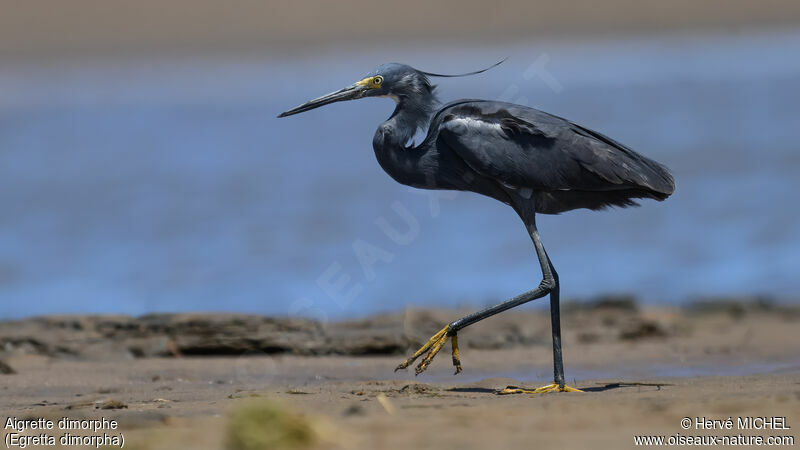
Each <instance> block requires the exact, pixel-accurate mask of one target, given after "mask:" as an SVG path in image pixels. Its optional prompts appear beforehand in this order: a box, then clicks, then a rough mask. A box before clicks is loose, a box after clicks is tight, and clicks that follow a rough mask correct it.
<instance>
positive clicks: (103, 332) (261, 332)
mask: <svg viewBox="0 0 800 450" xmlns="http://www.w3.org/2000/svg"><path fill="white" fill-rule="evenodd" d="M562 309H563V316H564V320H565V322H571V324H570V326H566V327H565V329H566V330H573V332H574V333H575V338H576V339H578V340H579V341H580V342H583V343H593V342H610V341H637V340H643V339H663V338H667V337H669V336H672V335H675V334H676V333H680V329H679V327H678V325H677V323H678V322H681V321H680V320H679V318H680V316H683V317H686V316H688V315H697V314H721V315H728V316H733V317H734V318H738V317H741V316H744V315H747V314H764V313H766V314H769V313H777V314H781V315H782V317H786V318H791V317H800V314H798V308H796V307H790V306H778V305H776V304H774V303H772V302H770V301H767V300H765V299H763V298H755V299H748V298H742V299H716V300H701V301H697V302H694V303H691V304H689V305H688V306H687V307H685V308H684V309H683V310H682V311H678V312H677V313H676V314H677V316H676V317H678V319H675V318H673V319H672V322H670V319H663V318H661V319H654V318H653V317H652V315H648V314H647V308H644V309H643V308H640V306H639V305H638V304H637V302H636V301H635V299H634V298H633V297H632V296H608V297H602V298H597V299H594V300H592V301H588V302H580V303H579V302H565V303H564V305H563V308H562ZM465 312H468V311H452V310H450V311H440V310H408V311H406V312H403V313H397V314H384V315H377V316H371V317H367V318H364V319H359V320H349V321H340V322H328V323H323V322H319V321H314V320H310V319H303V318H274V317H264V316H255V315H245V314H151V315H145V316H141V317H129V316H112V315H108V316H46V317H34V318H30V319H24V320H18V321H5V322H0V325H1V326H0V358H5V357H6V356H13V355H17V354H35V355H44V356H49V357H57V358H69V359H83V360H113V359H121V358H122V359H126V358H146V357H182V356H187V357H191V356H212V355H213V356H225V355H230V356H241V355H254V356H257V355H265V354H267V355H270V354H293V355H350V356H360V355H401V354H405V353H406V352H407V351H408V349H410V348H415V347H417V346H419V345H421V344H422V343H424V342H425V340H426V339H427V338H428V337H429V336H430V335H431V334H433V333H434V332H436V331H437V330H438V329H439V328H441V325H442V324H443V323H447V321H449V320H452V319H453V317H458V316H459V315H461V314H463V313H465ZM667 317H668V316H667ZM787 320H788V319H787ZM549 340H550V336H549V315H548V314H547V311H546V310H542V311H531V310H522V311H516V312H514V313H513V314H504V315H499V316H497V317H495V318H492V319H491V320H488V321H486V322H485V323H484V322H482V323H481V324H478V325H476V326H475V327H474V328H471V329H470V332H469V333H465V334H464V335H463V337H462V339H461V341H462V344H461V345H462V346H463V347H464V348H476V349H477V348H482V349H500V348H513V347H524V346H536V345H550V344H549V342H550V341H549ZM5 359H6V360H8V359H7V358H5ZM0 373H2V374H10V373H14V370H13V369H12V368H11V367H10V366H9V365H8V364H5V363H3V362H2V360H0Z"/></svg>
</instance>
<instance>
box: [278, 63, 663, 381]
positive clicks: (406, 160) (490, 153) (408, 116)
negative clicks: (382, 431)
mask: <svg viewBox="0 0 800 450" xmlns="http://www.w3.org/2000/svg"><path fill="white" fill-rule="evenodd" d="M498 64H499V63H498ZM485 70H488V69H484V70H481V71H477V72H473V73H470V74H465V75H472V74H476V73H480V72H483V71H485ZM430 76H461V75H439V74H431V73H428V72H422V71H419V70H416V69H414V68H412V67H410V66H407V65H403V64H396V63H391V64H384V65H381V66H379V67H378V68H376V69H375V70H374V71H373V72H372V73H370V74H368V75H367V76H366V77H365V78H364V79H362V80H361V81H359V82H357V83H355V84H353V85H352V86H348V87H346V88H344V89H342V90H340V91H336V92H334V93H331V94H328V95H326V96H323V97H320V98H318V99H315V100H312V101H310V102H307V103H305V104H303V105H300V106H298V107H297V108H294V109H292V110H290V111H287V112H285V113H283V114H281V115H280V116H279V117H285V116H288V115H292V114H297V113H299V112H303V111H308V110H310V109H314V108H317V107H319V106H322V105H325V104H328V103H332V102H336V101H341V100H352V99H357V98H363V97H389V98H392V99H394V100H395V101H396V102H397V107H396V108H395V110H394V113H392V115H391V117H389V119H388V120H386V121H385V122H383V123H382V124H381V125H380V126H379V127H378V129H377V131H376V132H375V136H374V137H373V141H372V145H373V148H374V150H375V155H376V157H377V159H378V162H379V163H380V165H381V167H382V168H383V169H384V170H385V171H386V172H387V173H388V174H389V175H390V176H391V177H392V178H394V179H395V180H397V181H398V182H400V183H402V184H406V185H409V186H414V187H418V188H423V189H451V190H460V191H471V192H476V193H479V194H482V195H486V196H489V197H492V198H494V199H497V200H499V201H501V202H503V203H506V204H508V205H510V206H511V207H513V208H514V210H515V211H516V212H517V213H518V214H519V216H520V217H521V218H522V220H523V222H524V223H525V225H526V228H527V229H528V232H529V234H530V236H531V238H532V239H533V242H534V246H535V248H536V251H537V255H538V257H539V262H540V265H541V268H542V274H543V280H542V282H541V283H540V284H539V287H537V288H536V289H533V290H531V291H529V292H526V293H524V294H522V295H520V296H517V297H515V298H513V299H511V300H509V301H506V302H503V303H500V304H498V305H496V306H493V307H490V308H487V309H485V310H483V311H480V312H478V313H475V314H472V315H469V316H467V317H464V318H462V319H459V320H457V321H454V322H452V323H451V324H449V325H448V326H447V327H445V329H444V330H442V332H440V334H437V335H436V336H434V338H433V339H432V340H431V342H429V343H428V344H426V345H427V346H426V347H423V348H422V349H420V351H418V352H417V354H415V355H414V356H413V357H412V358H411V359H409V360H408V361H406V362H405V363H403V364H401V366H400V368H403V367H406V366H407V365H408V364H410V363H411V362H413V360H414V359H416V358H417V357H418V356H421V355H422V354H425V353H426V352H427V356H426V357H425V359H423V361H422V363H421V364H420V366H419V367H418V368H417V373H419V372H421V371H423V370H425V368H427V365H428V364H429V363H430V361H431V360H432V358H433V356H435V354H436V352H438V351H439V348H441V345H439V344H437V343H443V341H442V339H444V340H446V339H447V337H453V338H455V336H456V333H457V331H458V330H460V329H462V328H464V327H466V326H468V325H470V324H472V323H475V322H477V321H479V320H482V319H484V318H486V317H489V316H491V315H494V314H497V313H499V312H502V311H504V310H506V309H509V308H512V307H514V306H517V305H519V304H522V303H525V302H528V301H531V300H533V299H536V298H539V297H542V296H544V295H547V294H550V303H551V318H552V328H553V352H554V366H555V370H554V372H555V383H554V385H552V386H556V389H555V390H565V385H564V373H563V365H562V362H561V344H560V334H561V333H560V319H559V307H558V302H559V300H558V297H559V285H558V275H557V274H556V272H555V269H554V268H553V266H552V263H551V262H550V259H549V257H548V256H547V254H546V252H545V251H544V247H543V246H542V245H541V241H540V239H539V235H538V232H537V231H536V225H535V214H536V213H542V214H558V213H561V212H565V211H569V210H573V209H577V208H588V209H593V210H597V209H604V208H607V207H609V206H618V207H628V206H634V205H637V203H636V200H637V199H641V198H652V199H655V200H659V201H660V200H664V199H666V198H667V197H669V196H670V195H671V194H672V193H673V191H674V189H675V183H674V181H673V178H672V176H671V175H670V173H669V171H668V170H667V169H666V168H665V167H664V166H662V165H660V164H659V163H657V162H655V161H653V160H651V159H648V158H646V157H644V156H642V155H640V154H638V153H636V152H635V151H633V150H631V149H630V148H628V147H626V146H624V145H622V144H620V143H619V142H617V141H615V140H613V139H611V138H609V137H607V136H605V135H602V134H600V133H598V132H596V131H593V130H590V129H588V128H586V127H583V126H581V125H578V124H576V123H574V122H571V121H569V120H566V119H563V118H561V117H557V116H554V115H551V114H548V113H545V112H542V111H539V110H536V109H533V108H529V107H526V106H520V105H515V104H511V103H504V102H497V101H486V100H459V101H456V102H452V103H449V104H447V105H445V106H444V107H442V108H440V109H438V111H437V110H436V107H437V105H438V101H437V99H436V95H435V92H434V90H435V87H434V86H433V85H432V84H431V82H430V79H429V77H430ZM420 129H421V130H425V129H427V135H426V137H425V139H424V140H423V141H422V142H421V143H420V144H419V145H416V146H415V145H413V144H412V145H409V141H410V140H411V139H412V137H413V136H414V135H415V133H416V132H417V130H420ZM436 339H438V341H436V342H434V341H435V340H436ZM456 362H457V351H455V342H454V363H456ZM456 365H457V372H458V371H460V363H458V364H456ZM552 386H550V387H552Z"/></svg>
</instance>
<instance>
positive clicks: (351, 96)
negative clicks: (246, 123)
mask: <svg viewBox="0 0 800 450" xmlns="http://www.w3.org/2000/svg"><path fill="white" fill-rule="evenodd" d="M367 90H368V88H367V87H366V86H365V85H362V84H354V85H351V86H347V87H346V88H344V89H339V90H338V91H336V92H331V93H330V94H327V95H323V96H322V97H319V98H315V99H314V100H309V101H307V102H306V103H303V104H302V105H300V106H298V107H296V108H292V109H290V110H288V111H285V112H282V113H280V115H278V117H286V116H291V115H293V114H299V113H301V112H306V111H310V110H312V109H314V108H319V107H320V106H325V105H327V104H330V103H334V102H341V101H345V100H355V99H357V98H361V97H363V96H364V94H365V93H366V91H367Z"/></svg>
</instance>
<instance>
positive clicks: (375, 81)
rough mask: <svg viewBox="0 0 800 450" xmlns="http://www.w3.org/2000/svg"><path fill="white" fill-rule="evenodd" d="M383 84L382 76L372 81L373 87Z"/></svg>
mask: <svg viewBox="0 0 800 450" xmlns="http://www.w3.org/2000/svg"><path fill="white" fill-rule="evenodd" d="M381 83H383V77H382V76H380V75H378V76H377V77H375V78H373V79H372V85H373V86H380V85H381Z"/></svg>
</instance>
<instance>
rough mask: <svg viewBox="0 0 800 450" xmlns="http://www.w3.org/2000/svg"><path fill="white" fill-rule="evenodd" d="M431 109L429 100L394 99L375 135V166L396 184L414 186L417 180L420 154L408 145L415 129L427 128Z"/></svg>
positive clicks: (432, 101)
mask: <svg viewBox="0 0 800 450" xmlns="http://www.w3.org/2000/svg"><path fill="white" fill-rule="evenodd" d="M434 105H435V103H434V100H433V99H424V98H419V99H403V98H401V99H398V100H397V108H395V110H394V113H392V116H391V117H389V119H388V120H386V122H383V123H382V124H381V125H380V126H379V127H378V130H377V131H376V132H375V136H374V138H373V140H372V147H373V148H374V149H375V156H376V157H377V158H378V163H379V164H380V165H381V167H382V168H383V170H385V171H386V173H388V174H389V175H390V176H391V177H392V178H394V179H395V180H397V181H398V182H400V183H403V184H410V185H414V184H415V181H416V178H417V177H418V176H419V171H417V170H416V167H417V165H418V163H419V160H420V158H421V157H422V156H423V155H424V150H423V149H421V148H420V147H413V146H410V143H411V139H412V138H413V137H414V134H416V132H417V130H418V129H421V130H425V129H426V128H427V127H428V123H429V121H430V117H431V114H432V113H433V109H434Z"/></svg>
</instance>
